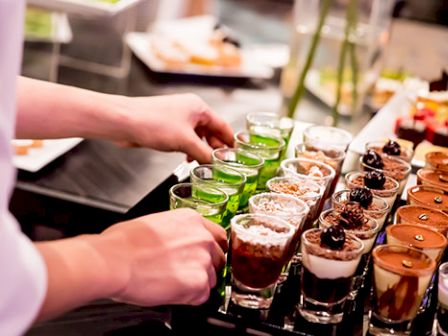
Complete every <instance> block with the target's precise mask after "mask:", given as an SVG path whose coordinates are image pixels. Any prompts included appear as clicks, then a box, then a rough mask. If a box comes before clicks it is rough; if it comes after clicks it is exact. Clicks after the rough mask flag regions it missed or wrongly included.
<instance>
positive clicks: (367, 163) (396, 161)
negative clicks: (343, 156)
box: [360, 149, 411, 195]
mask: <svg viewBox="0 0 448 336" xmlns="http://www.w3.org/2000/svg"><path fill="white" fill-rule="evenodd" d="M360 161H361V168H362V170H363V171H372V170H375V171H378V172H382V173H383V174H384V175H386V176H389V177H392V178H393V179H395V180H396V181H397V182H398V183H399V184H400V187H399V189H398V194H399V195H401V193H402V192H403V189H404V187H405V185H406V181H407V178H408V176H409V174H410V172H411V165H410V164H409V163H407V162H406V161H404V160H402V159H400V158H397V157H394V156H390V155H386V154H381V155H380V154H378V153H377V152H375V151H374V150H371V149H369V150H368V151H367V152H366V153H365V154H364V155H363V156H362V157H361V160H360Z"/></svg>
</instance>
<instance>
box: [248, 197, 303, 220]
mask: <svg viewBox="0 0 448 336" xmlns="http://www.w3.org/2000/svg"><path fill="white" fill-rule="evenodd" d="M263 197H277V198H283V199H287V200H289V201H292V202H293V203H296V204H300V206H301V207H302V208H301V209H300V211H297V212H294V213H283V211H281V215H277V213H276V212H266V214H268V213H270V214H272V215H273V216H306V215H308V213H309V212H310V207H309V206H308V204H306V202H305V201H303V200H301V199H299V198H297V197H294V196H292V195H289V194H285V193H274V192H262V193H259V194H255V195H253V196H251V197H250V198H249V206H250V207H257V208H258V207H259V206H258V205H257V204H254V202H255V201H256V200H257V199H259V198H263ZM294 209H297V208H296V207H294ZM254 213H258V212H254ZM263 213H265V212H263Z"/></svg>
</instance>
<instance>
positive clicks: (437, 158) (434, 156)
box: [425, 152, 448, 172]
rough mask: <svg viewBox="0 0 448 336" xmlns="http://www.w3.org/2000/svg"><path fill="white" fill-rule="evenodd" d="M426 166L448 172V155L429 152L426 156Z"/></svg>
mask: <svg viewBox="0 0 448 336" xmlns="http://www.w3.org/2000/svg"><path fill="white" fill-rule="evenodd" d="M425 161H426V165H427V166H428V168H430V169H434V170H440V171H443V172H448V153H446V152H429V153H427V154H426V155H425Z"/></svg>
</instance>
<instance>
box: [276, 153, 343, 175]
mask: <svg viewBox="0 0 448 336" xmlns="http://www.w3.org/2000/svg"><path fill="white" fill-rule="evenodd" d="M299 161H305V162H308V163H313V164H315V165H316V166H323V167H325V169H327V170H328V171H329V172H330V174H329V175H325V176H322V177H317V176H309V175H305V174H302V173H299V172H297V170H295V171H294V170H292V169H291V168H288V167H286V165H287V164H289V163H294V162H299ZM280 168H281V169H284V170H286V171H288V172H291V173H294V174H296V175H298V176H303V177H304V178H309V179H311V180H321V179H325V180H327V179H328V180H330V179H333V178H334V177H335V176H336V171H335V170H334V169H333V167H332V166H330V165H329V164H328V163H324V162H321V161H317V160H313V159H308V158H292V159H286V160H283V161H282V162H281V163H280Z"/></svg>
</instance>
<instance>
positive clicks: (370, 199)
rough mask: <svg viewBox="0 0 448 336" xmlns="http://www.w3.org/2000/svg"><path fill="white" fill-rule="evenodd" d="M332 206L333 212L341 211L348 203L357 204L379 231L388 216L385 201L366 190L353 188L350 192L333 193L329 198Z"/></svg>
mask: <svg viewBox="0 0 448 336" xmlns="http://www.w3.org/2000/svg"><path fill="white" fill-rule="evenodd" d="M331 202H332V206H333V208H334V209H335V210H338V211H342V210H343V208H344V206H345V205H346V204H347V203H349V202H357V203H359V204H360V205H361V207H362V208H363V212H364V214H365V215H366V217H369V218H373V219H375V220H376V221H377V223H378V225H379V230H381V228H382V227H383V225H384V222H385V221H386V217H387V215H388V214H389V205H388V204H387V202H386V201H385V200H383V199H382V198H380V197H378V196H373V193H372V192H371V191H370V190H369V189H367V188H354V189H352V190H341V191H338V192H337V193H334V194H333V196H332V197H331Z"/></svg>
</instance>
